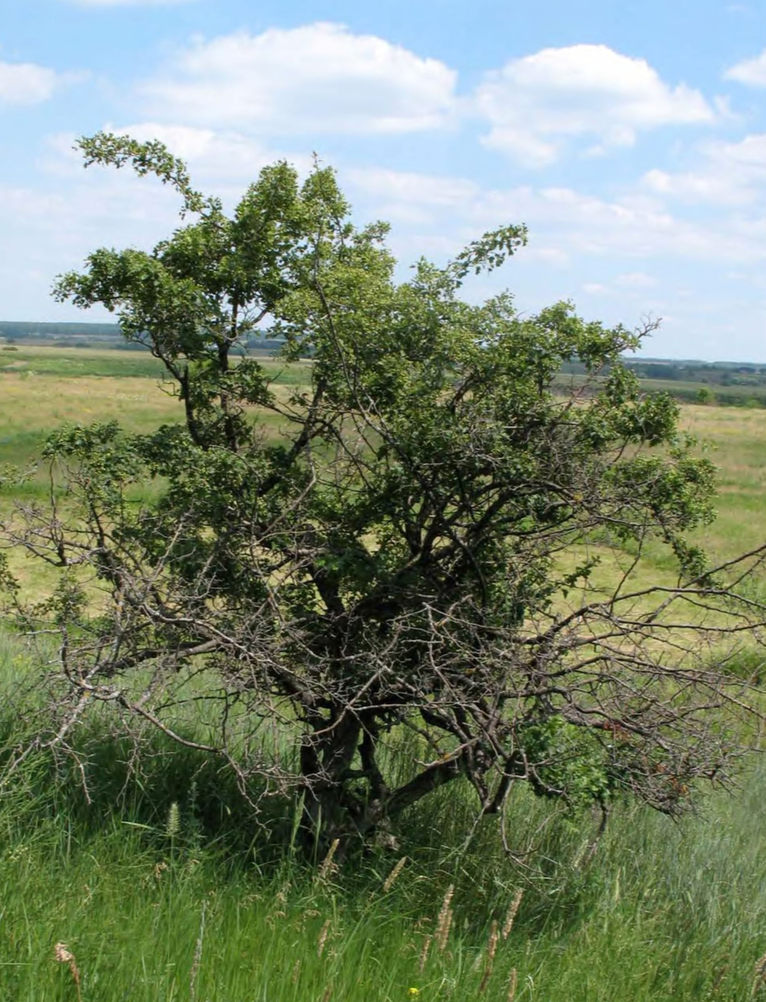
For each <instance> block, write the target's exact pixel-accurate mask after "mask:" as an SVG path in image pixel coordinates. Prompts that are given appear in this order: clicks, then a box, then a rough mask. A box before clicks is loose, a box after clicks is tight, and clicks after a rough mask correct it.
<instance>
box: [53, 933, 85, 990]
mask: <svg viewBox="0 0 766 1002" xmlns="http://www.w3.org/2000/svg"><path fill="white" fill-rule="evenodd" d="M53 956H54V958H55V960H56V962H57V963H59V964H67V965H68V966H69V971H70V973H71V975H72V981H74V985H75V988H76V989H77V1002H82V989H81V987H80V969H79V967H78V966H77V961H76V960H75V956H74V954H73V953H72V951H71V950H70V949H69V947H68V946H67V945H66V943H56V945H55V946H54V947H53Z"/></svg>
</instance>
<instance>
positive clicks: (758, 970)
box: [750, 953, 766, 997]
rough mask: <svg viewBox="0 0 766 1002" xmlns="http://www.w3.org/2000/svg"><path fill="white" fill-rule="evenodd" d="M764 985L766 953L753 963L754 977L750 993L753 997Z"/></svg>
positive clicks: (765, 978)
mask: <svg viewBox="0 0 766 1002" xmlns="http://www.w3.org/2000/svg"><path fill="white" fill-rule="evenodd" d="M764 985H766V953H764V955H763V956H762V957H761V958H760V959H759V960H758V961H757V963H756V965H755V977H754V978H753V987H752V990H751V992H750V994H751V995H752V996H753V997H754V996H755V995H756V994H757V993H758V992H759V991H760V989H761V988H763V986H764Z"/></svg>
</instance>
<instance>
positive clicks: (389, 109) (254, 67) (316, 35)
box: [141, 23, 456, 135]
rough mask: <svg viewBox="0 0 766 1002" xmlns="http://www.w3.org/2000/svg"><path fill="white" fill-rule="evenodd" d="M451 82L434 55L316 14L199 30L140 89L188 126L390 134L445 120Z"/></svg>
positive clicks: (153, 105)
mask: <svg viewBox="0 0 766 1002" xmlns="http://www.w3.org/2000/svg"><path fill="white" fill-rule="evenodd" d="M455 82H456V74H455V72H454V71H453V70H451V69H450V68H449V67H447V66H446V65H445V64H444V63H442V62H439V61H438V60H436V59H427V58H421V57H420V56H417V55H415V54H414V53H413V52H410V51H409V50H407V49H405V48H402V47H401V46H398V45H392V44H391V43H390V42H387V41H385V40H384V39H382V38H378V37H376V36H374V35H354V34H352V33H351V32H350V31H349V30H348V29H347V28H345V27H344V26H343V25H338V24H330V23H317V24H311V25H306V26H304V27H299V28H292V29H281V28H271V29H269V30H268V31H265V32H263V34H260V35H250V34H248V33H247V32H237V33H236V34H232V35H223V36H220V37H218V38H214V39H212V40H210V41H206V40H204V39H202V38H199V39H196V40H195V41H193V42H192V44H191V45H190V47H189V48H187V49H185V50H183V51H181V52H180V53H178V54H177V56H176V57H175V59H174V60H173V62H172V65H171V66H170V67H169V68H168V70H167V71H166V72H165V74H164V75H162V76H160V77H158V78H156V79H154V80H151V81H148V82H147V83H145V84H144V85H143V87H142V88H141V92H142V94H143V96H144V98H146V99H147V100H148V104H149V110H150V114H152V116H153V117H161V118H169V119H171V120H173V121H181V122H187V123H193V124H195V125H217V126H224V127H225V126H227V125H234V126H236V127H237V128H239V129H247V128H259V129H268V130H269V132H270V134H271V135H288V134H294V133H298V132H303V133H308V134H312V133H317V132H336V133H352V134H354V133H357V134H358V133H395V132H414V131H418V130H423V129H434V128H440V127H443V126H445V125H446V124H447V123H448V122H449V120H450V118H451V116H452V115H453V113H454V110H455V106H456V100H455V96H454V88H455Z"/></svg>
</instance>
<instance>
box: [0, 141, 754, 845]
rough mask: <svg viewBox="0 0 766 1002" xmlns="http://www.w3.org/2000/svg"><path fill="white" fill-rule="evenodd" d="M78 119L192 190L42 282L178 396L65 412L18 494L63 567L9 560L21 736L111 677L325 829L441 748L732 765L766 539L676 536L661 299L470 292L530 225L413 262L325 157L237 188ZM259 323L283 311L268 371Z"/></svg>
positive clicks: (89, 703) (495, 771)
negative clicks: (41, 591) (125, 424)
mask: <svg viewBox="0 0 766 1002" xmlns="http://www.w3.org/2000/svg"><path fill="white" fill-rule="evenodd" d="M80 147H81V149H82V151H83V153H84V156H85V159H86V162H87V163H100V164H105V165H111V166H113V167H118V168H119V167H123V166H127V167H130V168H132V169H134V170H135V171H137V172H138V173H139V174H151V175H156V176H157V177H158V178H159V179H160V180H161V181H163V182H165V183H167V184H168V185H170V186H172V187H173V188H174V189H175V191H176V192H177V193H178V195H179V198H180V201H181V210H182V216H183V217H184V218H183V219H182V222H181V223H180V225H179V227H178V229H176V230H175V232H173V233H172V235H171V236H169V237H168V239H167V240H164V241H162V242H161V243H159V244H158V245H157V246H156V247H155V248H154V250H153V251H151V252H144V251H139V250H135V249H126V250H121V251H117V250H111V249H100V250H96V251H95V252H94V253H92V254H91V255H90V257H89V258H88V260H87V263H86V266H85V268H84V270H83V271H82V272H77V273H71V274H67V275H64V276H63V277H61V278H60V280H59V281H58V284H57V287H56V296H57V297H58V298H59V299H61V300H68V301H70V302H72V303H74V304H75V305H77V306H81V307H90V306H94V305H97V304H98V305H102V306H105V307H106V308H107V309H108V310H110V311H112V312H113V313H115V314H116V316H117V318H118V319H119V323H120V327H121V329H122V332H123V335H124V337H125V338H126V339H127V340H128V341H129V342H135V343H140V344H142V345H145V346H146V347H147V348H148V349H149V350H150V351H151V352H152V353H153V354H154V355H155V356H156V357H157V358H159V359H161V361H162V362H163V363H164V366H165V368H166V370H167V376H168V380H169V383H170V385H171V386H172V387H173V389H174V392H175V393H176V394H177V396H178V399H179V422H178V423H177V424H173V425H167V426H163V427H158V428H157V429H156V431H154V432H153V433H152V434H144V435H129V434H126V433H125V432H123V431H122V430H121V429H120V428H119V427H118V426H117V425H116V424H101V425H95V426H77V427H68V428H64V429H61V430H60V431H58V432H56V433H55V434H54V435H52V436H51V437H50V439H49V441H48V444H47V447H46V450H45V456H44V459H45V461H47V462H49V463H51V464H52V467H53V469H54V478H53V482H54V489H53V491H52V495H51V506H50V507H48V508H42V507H38V506H35V505H32V506H24V505H19V506H18V507H17V510H16V511H15V512H14V513H10V514H8V516H7V518H6V519H5V526H4V534H5V537H6V539H8V540H12V541H13V542H14V543H16V544H20V545H23V546H25V547H26V548H27V549H28V550H29V551H30V552H31V553H33V554H36V555H37V556H39V557H40V558H41V559H43V560H46V561H48V562H49V563H51V564H53V565H54V566H56V567H57V568H58V569H59V575H60V576H59V585H58V587H57V589H56V591H55V593H54V595H53V597H52V598H51V599H49V600H47V601H46V602H42V603H36V604H34V603H33V604H32V605H28V604H27V605H25V604H24V603H22V601H21V599H20V597H19V593H18V590H17V589H15V587H14V582H13V581H12V579H11V578H10V575H6V577H7V579H8V581H7V583H8V588H9V591H10V594H11V598H12V601H13V602H14V603H15V613H16V615H17V616H18V617H19V618H20V619H21V621H22V622H23V623H24V624H25V626H26V627H27V628H29V629H31V630H40V629H42V628H43V627H44V628H45V629H46V630H48V631H53V632H54V633H55V634H56V635H57V636H58V642H59V647H58V655H57V657H56V659H55V663H56V666H57V669H58V670H57V671H56V672H55V673H54V675H53V681H52V683H51V684H52V691H53V693H54V701H53V708H52V709H50V710H49V716H48V723H47V725H46V729H45V731H44V733H43V732H41V734H40V735H38V738H37V742H38V744H40V743H54V742H58V743H65V742H66V741H67V739H68V738H67V736H68V735H69V734H70V733H71V731H72V729H73V728H75V727H76V725H77V722H78V721H79V720H80V718H81V717H82V716H83V715H84V714H86V713H88V712H91V709H92V708H93V707H98V706H100V707H104V706H106V707H107V708H109V707H111V708H112V709H113V710H114V712H115V714H116V716H117V717H121V718H123V719H125V720H130V719H131V718H138V719H140V720H143V721H148V722H150V723H151V724H153V725H155V726H157V727H159V728H161V729H162V730H163V731H164V732H165V733H166V734H169V735H171V736H173V737H174V738H175V739H176V740H178V741H180V742H183V743H190V744H194V745H196V746H200V747H205V748H207V749H208V750H209V751H210V753H211V754H214V755H218V756H220V757H221V758H222V759H223V760H224V761H225V762H227V763H228V764H229V765H230V766H231V768H233V769H234V770H235V771H236V772H237V775H238V776H239V778H240V781H241V786H242V790H243V793H244V794H245V795H247V796H248V797H250V798H251V799H252V802H253V806H254V809H256V808H257V805H258V797H259V796H261V795H263V794H264V793H274V792H275V791H277V792H283V793H285V794H290V793H293V794H294V795H295V794H297V795H300V796H301V797H302V800H303V815H304V816H303V827H304V832H305V834H306V838H307V839H308V840H309V841H313V842H314V843H316V841H317V840H319V841H320V842H322V843H325V842H329V841H330V840H333V839H335V838H339V839H341V840H342V841H344V842H350V841H353V839H354V838H360V839H362V840H365V839H368V838H370V837H372V835H373V834H374V832H375V831H376V829H378V828H379V827H380V825H382V824H385V823H388V822H389V821H390V820H391V819H393V818H395V817H396V816H397V815H398V814H400V813H401V812H402V811H403V810H404V809H406V808H407V807H409V806H410V805H411V804H413V803H414V802H415V801H417V800H418V799H419V798H421V797H423V796H425V795H426V794H428V793H430V792H431V791H433V790H435V789H436V788H437V787H439V786H441V785H443V784H445V783H449V782H452V781H455V780H457V779H458V778H459V777H462V779H463V781H465V782H468V783H470V784H471V785H472V787H473V789H474V790H475V794H476V803H477V813H478V815H479V816H483V815H488V814H497V813H500V812H502V810H503V806H504V804H505V802H506V800H507V798H508V796H509V795H510V794H511V791H512V790H513V788H514V786H515V785H516V784H517V783H522V782H525V783H528V784H530V785H531V786H532V788H533V789H534V790H535V792H536V793H538V794H540V795H541V796H545V797H550V798H555V799H558V800H561V801H563V802H565V803H568V804H570V805H572V806H577V805H579V804H584V803H597V804H600V805H601V806H602V807H605V808H606V807H607V806H608V804H609V803H610V801H611V800H612V799H614V798H615V797H616V796H620V795H623V794H631V795H634V796H636V797H638V798H640V799H642V800H644V801H646V802H647V803H649V804H651V805H652V806H654V807H656V808H658V809H660V810H662V811H666V812H669V813H675V812H678V811H680V810H682V809H683V807H684V806H685V805H687V804H688V803H689V800H690V796H691V791H692V789H693V786H694V783H695V781H696V780H697V779H699V778H700V777H708V778H713V777H717V776H723V775H725V767H726V762H727V760H728V757H729V754H730V751H731V748H732V744H731V741H730V737H731V733H730V731H727V728H726V726H725V721H726V718H725V716H723V715H722V713H721V712H720V711H721V710H722V709H726V708H727V707H728V708H735V707H741V706H742V705H743V703H744V702H745V700H746V692H745V689H746V685H745V683H743V681H742V680H741V679H740V678H739V677H738V676H737V673H736V672H735V671H734V662H733V661H732V651H733V650H734V649H735V648H736V646H737V645H740V644H741V643H742V642H743V638H746V639H747V640H748V642H750V639H751V638H752V637H754V636H755V634H753V632H752V627H753V625H754V624H755V623H760V622H761V621H762V619H763V610H762V607H761V606H760V604H759V603H758V602H757V601H756V599H755V598H754V597H753V591H752V589H749V588H748V578H747V573H748V572H749V570H751V569H752V567H753V566H754V565H756V564H758V563H759V562H760V561H761V559H762V553H761V552H760V551H757V552H756V553H753V554H750V555H749V556H747V557H745V558H741V559H740V560H738V561H733V562H731V563H730V564H727V565H725V566H724V567H722V568H717V569H713V568H710V567H709V566H708V565H707V563H706V559H705V556H704V554H703V553H702V551H701V550H700V549H699V548H698V547H697V546H695V545H692V544H691V543H690V542H689V538H688V534H689V532H690V531H691V530H694V529H696V528H698V527H700V526H703V525H704V524H705V523H706V522H708V521H709V520H710V519H711V518H712V517H713V507H712V499H713V492H714V470H713V467H712V465H711V463H710V462H709V461H708V460H707V459H706V458H704V457H700V456H698V455H697V454H696V453H695V451H694V449H693V448H692V444H691V443H690V442H688V441H687V440H685V439H684V437H683V436H682V435H680V434H679V431H678V411H677V407H676V405H675V404H674V403H673V402H672V401H671V400H670V399H669V398H668V397H667V396H665V395H661V394H660V395H649V396H648V395H644V394H642V393H641V392H640V390H639V386H638V383H637V380H636V377H635V375H633V374H631V373H630V372H629V371H628V370H627V369H626V368H625V367H624V366H623V365H622V363H621V357H622V355H623V353H624V352H626V351H631V350H633V349H635V348H636V347H637V346H638V345H639V344H640V342H641V338H642V337H643V336H644V335H645V334H646V333H647V332H648V330H649V329H650V327H651V325H648V326H647V328H646V329H644V330H643V331H638V332H629V331H627V330H626V329H624V328H622V327H616V328H608V327H605V326H604V325H602V324H600V323H595V322H586V321H585V320H583V319H581V318H579V317H578V316H577V315H576V313H575V312H574V309H573V307H572V306H571V305H570V304H568V303H557V304H555V305H553V306H551V307H549V308H547V309H543V310H541V311H540V312H539V313H537V314H534V315H521V314H519V313H518V312H517V310H516V308H515V306H514V302H513V299H512V297H511V296H510V295H509V294H507V293H503V294H500V295H497V296H494V297H492V298H490V299H488V300H487V301H486V302H483V303H479V304H476V303H474V302H471V301H469V300H468V299H466V298H465V297H464V293H463V287H464V284H465V282H466V281H467V280H468V279H469V278H470V276H471V275H473V274H474V273H477V272H486V271H488V270H491V269H494V268H496V267H498V266H500V265H502V264H503V263H504V262H505V261H506V260H507V259H508V258H509V257H511V256H512V255H513V254H514V253H515V252H516V251H517V250H518V249H519V248H520V247H521V246H522V245H523V244H524V243H525V241H526V231H525V229H524V227H522V226H505V227H502V228H500V229H498V230H495V231H493V232H491V233H488V234H485V235H484V236H483V237H481V238H480V239H478V240H476V241H475V242H474V243H472V244H471V245H469V246H468V247H467V248H466V249H465V250H464V251H463V252H462V253H460V254H459V255H457V257H456V258H455V259H454V260H453V261H452V262H450V263H449V264H447V265H446V266H444V267H437V266H436V265H434V264H432V263H430V262H428V261H426V260H423V259H421V260H420V261H418V262H417V263H416V264H415V266H414V268H413V269H412V271H411V274H410V277H409V278H408V279H407V280H405V281H399V280H397V278H396V277H395V272H394V265H395V262H394V260H393V258H392V256H391V254H390V253H389V251H388V250H387V249H386V245H385V238H386V233H387V228H386V226H385V225H383V224H380V223H375V224H373V225H369V226H366V227H363V228H357V227H355V226H354V225H353V224H352V222H351V220H350V212H349V206H348V204H347V202H346V201H345V199H344V197H343V195H342V194H341V192H340V190H339V188H338V185H337V182H336V179H335V176H334V174H333V172H332V171H331V170H329V169H327V168H324V167H321V166H318V165H317V166H315V167H314V169H313V170H311V171H310V173H309V174H308V176H307V177H306V178H305V180H303V181H301V180H300V179H299V177H298V175H297V173H296V171H295V170H294V169H293V168H292V167H290V166H288V165H287V164H286V163H277V164H275V165H274V166H271V167H267V168H266V169H264V170H263V171H261V173H260V175H259V177H258V179H257V181H256V182H255V183H254V184H252V185H251V186H250V188H248V190H247V191H246V192H245V194H244V196H243V197H242V199H241V201H240V202H239V204H238V205H237V206H236V208H235V209H234V211H233V212H232V213H231V214H230V215H229V214H226V213H225V212H224V209H223V207H222V205H221V203H220V202H219V201H218V200H216V199H213V198H208V197H205V196H203V195H202V194H200V193H199V192H197V191H196V190H195V189H194V188H192V186H191V182H190V180H189V176H188V173H187V170H186V167H185V166H184V164H183V163H182V162H181V161H179V160H178V159H176V158H175V157H173V156H172V155H171V154H170V153H169V152H168V151H167V150H166V149H165V148H164V147H163V146H162V145H161V144H159V143H138V142H136V141H134V140H132V139H129V138H125V137H118V136H113V135H106V134H98V135H96V136H94V137H93V138H90V139H85V140H82V141H81V142H80ZM253 331H258V332H262V333H263V334H264V335H265V336H267V337H270V338H279V339H281V340H282V341H283V343H284V348H283V351H282V359H283V361H284V372H282V373H281V376H280V374H279V373H278V372H277V370H275V368H274V367H273V366H270V365H266V364H264V362H263V360H262V359H260V360H259V359H258V358H257V357H250V356H248V355H247V353H246V352H245V351H244V348H243V345H244V344H245V343H246V341H247V338H248V335H251V334H252V332H253ZM575 359H576V360H579V361H580V362H582V363H583V365H584V367H585V370H586V374H585V376H584V377H583V378H580V379H578V380H576V381H574V382H570V383H566V381H563V380H562V379H561V377H560V373H561V369H562V366H563V365H564V363H566V362H568V361H572V360H575ZM299 360H303V361H299ZM295 373H297V375H295ZM275 375H276V376H278V377H279V378H275ZM285 376H287V377H289V378H284V377H285ZM662 549H664V550H665V551H667V554H668V559H667V561H666V564H665V566H666V569H665V570H658V569H657V568H658V564H657V562H656V561H655V562H652V563H650V564H649V572H647V570H646V567H645V564H646V561H645V554H646V553H647V552H648V551H651V552H652V553H653V554H655V555H656V553H657V552H658V551H659V550H662ZM671 565H673V566H674V567H675V570H671V569H670V567H671ZM189 707H193V708H194V714H195V715H196V717H195V719H196V720H197V721H199V720H202V722H203V726H202V728H201V729H200V727H199V726H196V729H195V730H194V732H193V733H192V731H191V730H190V726H189ZM200 734H204V735H205V736H204V738H203V737H200Z"/></svg>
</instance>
